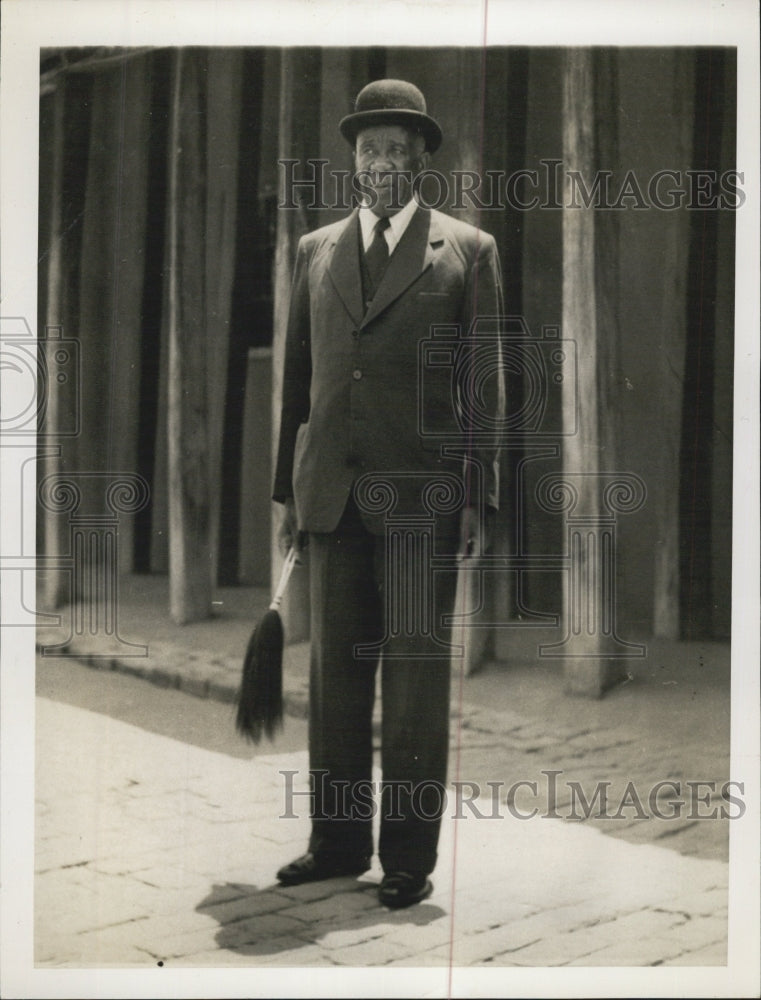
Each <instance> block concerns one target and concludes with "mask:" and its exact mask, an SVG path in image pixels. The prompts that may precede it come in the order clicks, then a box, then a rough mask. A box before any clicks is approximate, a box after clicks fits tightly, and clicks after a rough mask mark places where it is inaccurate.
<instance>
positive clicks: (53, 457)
mask: <svg viewBox="0 0 761 1000" xmlns="http://www.w3.org/2000/svg"><path fill="white" fill-rule="evenodd" d="M50 100H51V101H52V103H53V121H52V136H51V137H50V140H49V141H50V147H49V148H50V151H51V161H52V162H51V164H50V170H49V171H48V177H49V178H50V203H49V204H50V213H49V214H50V223H49V230H48V232H49V244H48V261H47V289H46V302H45V328H46V330H47V329H49V328H51V327H56V326H57V327H60V326H61V324H62V308H63V268H62V257H63V247H62V245H61V241H62V238H63V236H62V232H61V230H62V228H63V227H62V206H61V200H62V189H63V143H64V129H63V114H64V101H65V83H64V81H63V79H59V80H58V81H57V83H56V85H55V89H54V91H53V94H52V95H51V96H50ZM40 169H43V164H42V162H41V163H40ZM40 207H41V208H42V206H40ZM40 251H42V247H40ZM65 332H68V331H65ZM39 391H40V388H38V392H39ZM43 391H45V392H47V400H46V414H45V426H44V427H43V428H42V429H43V430H46V431H47V433H53V434H54V433H56V431H57V430H58V429H59V428H60V425H61V416H62V415H61V414H60V412H59V410H60V405H61V393H60V387H59V386H58V384H57V382H56V380H55V379H49V380H48V383H47V385H46V386H45V387H44V389H43ZM72 416H73V417H74V418H76V414H73V415H72ZM62 447H63V446H62V445H60V444H59V445H58V447H55V448H50V449H49V450H46V453H45V454H43V456H42V460H41V462H40V478H44V477H47V476H52V475H55V474H56V473H57V472H60V470H61V449H62ZM41 516H42V517H43V520H44V523H43V538H44V551H45V555H46V556H47V557H48V559H50V560H52V561H55V560H57V559H61V558H62V557H64V556H66V555H67V548H68V532H67V530H66V524H65V522H64V520H63V518H62V517H61V516H60V514H57V513H55V512H54V511H52V510H50V509H48V508H47V507H46V508H44V509H43V510H42V511H41ZM41 572H42V576H43V586H44V590H43V593H44V602H45V609H46V610H54V609H55V608H58V607H60V606H61V605H62V604H63V603H64V602H65V601H66V598H67V596H68V593H69V587H68V585H67V582H66V575H65V574H64V573H63V572H61V571H60V570H42V571H41Z"/></svg>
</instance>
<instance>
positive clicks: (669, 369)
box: [652, 50, 695, 641]
mask: <svg viewBox="0 0 761 1000" xmlns="http://www.w3.org/2000/svg"><path fill="white" fill-rule="evenodd" d="M671 58H672V59H673V65H672V67H671V79H670V84H671V90H670V91H666V92H665V93H664V90H663V88H662V87H661V88H659V91H658V97H659V99H660V101H662V102H663V103H664V104H665V106H666V107H668V108H669V115H668V132H669V136H668V139H669V141H670V142H672V143H673V144H674V151H673V153H672V157H671V158H670V159H669V163H670V164H673V166H674V167H675V168H681V167H682V165H684V167H685V169H686V168H687V167H688V166H690V165H691V157H692V117H693V101H694V96H693V95H694V85H695V81H694V75H695V68H694V54H693V53H692V52H691V51H690V50H685V51H682V50H677V51H676V52H674V53H673V55H672V57H671ZM659 82H660V81H659ZM660 223H661V226H662V227H663V231H664V236H665V247H664V253H663V272H662V273H663V292H662V301H661V316H662V317H663V322H662V325H661V350H662V353H663V361H664V363H663V364H661V365H659V366H658V368H659V371H658V378H657V379H656V380H655V385H654V386H653V388H654V389H655V393H654V395H655V398H654V399H653V404H654V405H655V406H656V407H657V410H658V413H659V414H660V415H661V432H660V439H659V441H658V447H657V449H655V452H656V456H657V458H658V459H659V460H660V461H659V462H658V469H657V477H656V481H655V482H654V483H653V489H652V494H653V505H654V515H655V539H656V546H655V565H654V577H653V635H654V636H655V637H656V638H659V639H670V640H672V641H675V640H677V639H678V638H679V633H680V618H679V479H680V471H681V470H680V444H681V442H680V438H681V426H682V405H683V398H684V393H683V383H684V362H685V344H686V338H687V270H688V265H689V259H688V247H689V241H690V212H689V210H688V209H687V208H684V207H681V208H677V209H674V210H672V211H669V212H661V213H660Z"/></svg>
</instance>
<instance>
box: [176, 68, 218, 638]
mask: <svg viewBox="0 0 761 1000" xmlns="http://www.w3.org/2000/svg"><path fill="white" fill-rule="evenodd" d="M205 80H206V55H205V54H204V53H203V52H201V51H200V50H197V49H179V50H178V51H177V52H175V53H174V66H173V76H172V107H171V124H170V152H169V155H170V175H169V206H168V210H169V224H168V239H169V290H168V330H169V386H168V412H167V420H168V445H169V456H168V457H169V608H170V614H171V617H172V619H173V620H174V621H175V622H177V623H178V624H184V623H186V622H191V621H196V620H199V619H202V618H206V617H208V616H209V615H210V613H211V596H212V563H213V560H212V527H211V519H212V509H213V504H212V499H211V490H210V465H211V456H210V449H209V433H208V428H209V386H208V378H207V364H208V350H207V347H208V345H207V287H206V184H207V176H206V140H207V137H206V102H205Z"/></svg>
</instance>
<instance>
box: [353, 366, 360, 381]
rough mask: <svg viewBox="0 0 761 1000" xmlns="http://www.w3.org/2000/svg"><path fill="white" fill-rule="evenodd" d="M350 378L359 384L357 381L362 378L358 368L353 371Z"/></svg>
mask: <svg viewBox="0 0 761 1000" xmlns="http://www.w3.org/2000/svg"><path fill="white" fill-rule="evenodd" d="M352 378H353V379H354V381H355V382H359V380H360V379H361V378H362V372H361V371H360V370H359V368H355V369H354V371H353V372H352Z"/></svg>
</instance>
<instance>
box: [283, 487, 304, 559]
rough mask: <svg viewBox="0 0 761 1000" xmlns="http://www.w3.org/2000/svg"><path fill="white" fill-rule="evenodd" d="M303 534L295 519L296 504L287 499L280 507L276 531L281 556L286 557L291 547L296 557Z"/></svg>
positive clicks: (301, 545)
mask: <svg viewBox="0 0 761 1000" xmlns="http://www.w3.org/2000/svg"><path fill="white" fill-rule="evenodd" d="M302 542H303V532H301V531H299V526H298V521H297V519H296V504H295V502H294V499H293V497H288V499H287V500H286V501H285V503H284V504H282V506H281V512H280V524H279V525H278V529H277V544H278V548H279V549H280V553H281V555H286V553H287V552H288V550H289V549H290V548H291V547H293V548H294V549H295V550H296V554H297V555H298V554H299V553H300V552H301V549H302V548H303V544H302Z"/></svg>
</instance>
